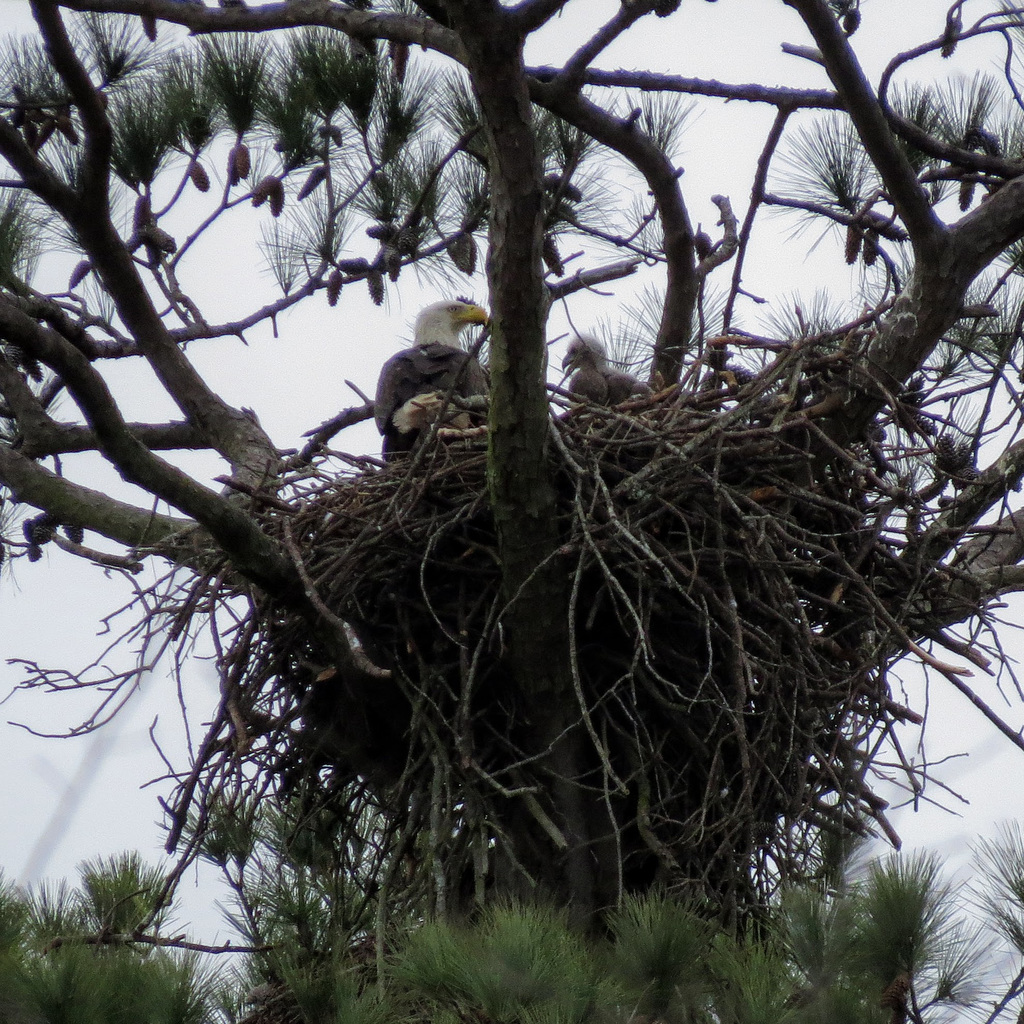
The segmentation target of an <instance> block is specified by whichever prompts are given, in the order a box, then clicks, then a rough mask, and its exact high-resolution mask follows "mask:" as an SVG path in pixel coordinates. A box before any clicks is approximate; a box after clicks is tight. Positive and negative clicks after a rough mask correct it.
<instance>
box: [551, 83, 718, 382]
mask: <svg viewBox="0 0 1024 1024" xmlns="http://www.w3.org/2000/svg"><path fill="white" fill-rule="evenodd" d="M531 95H532V96H533V99H534V101H535V102H537V103H539V104H540V105H541V106H542V107H546V108H547V109H549V110H551V111H552V113H555V114H558V116H559V117H561V118H564V119H565V120H566V121H568V122H569V123H570V124H572V125H574V126H575V127H577V128H580V129H581V130H583V131H585V132H587V133H588V134H589V135H591V136H592V137H593V138H594V139H596V140H597V141H598V142H600V143H602V144H603V145H605V146H608V148H609V149H613V150H615V151H616V152H617V153H620V154H621V155H622V156H624V157H625V158H626V159H627V160H629V161H630V163H632V164H633V166H634V167H636V169H637V170H638V171H639V172H640V173H641V174H642V175H643V177H644V179H645V180H646V181H647V185H648V187H649V188H650V190H651V192H652V193H653V195H654V200H655V203H656V204H657V207H658V213H659V214H660V216H661V225H662V235H663V239H664V242H663V246H664V250H665V260H666V288H665V304H664V308H663V310H662V317H661V323H660V325H659V328H658V337H657V339H656V340H655V345H654V365H653V370H652V372H653V373H656V374H660V375H661V377H662V379H663V380H664V382H665V383H666V384H669V383H673V382H674V381H677V380H678V379H679V374H680V371H681V369H682V360H683V355H684V353H685V352H686V348H687V346H688V344H689V341H690V324H691V323H692V320H693V311H694V308H695V307H696V304H697V293H698V288H699V282H698V278H697V265H696V258H695V254H694V249H693V227H692V225H691V224H690V216H689V213H688V212H687V209H686V205H685V203H684V202H683V195H682V192H681V190H680V188H679V171H678V170H677V169H676V168H675V167H673V165H672V162H671V161H670V160H669V159H668V157H667V156H666V155H665V154H664V153H663V152H662V151H661V150H660V149H659V148H658V147H657V146H656V145H655V144H654V142H653V141H652V140H651V139H650V138H649V137H648V136H647V135H645V134H644V133H643V132H642V131H640V130H639V129H638V128H637V126H636V124H635V122H634V121H633V120H631V119H628V118H627V119H625V120H623V119H621V118H618V117H615V116H613V115H612V114H609V113H608V112H607V111H605V110H602V109H601V108H600V107H599V106H597V105H596V104H595V103H592V102H591V101H590V100H588V99H586V98H585V97H583V96H580V95H579V94H577V93H564V92H560V91H555V92H553V93H552V92H549V91H548V87H547V86H546V85H543V84H541V83H540V82H536V81H534V82H533V84H532V87H531Z"/></svg>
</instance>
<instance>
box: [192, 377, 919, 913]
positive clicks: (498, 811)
mask: <svg viewBox="0 0 1024 1024" xmlns="http://www.w3.org/2000/svg"><path fill="white" fill-rule="evenodd" d="M779 408H780V406H779V404H778V403H777V402H776V403H774V404H771V403H767V402H764V401H762V400H758V401H755V402H747V403H744V404H740V405H737V404H735V403H734V402H732V401H731V400H730V394H729V392H728V390H727V389H720V390H717V391H708V392H703V393H698V394H696V395H684V394H681V393H679V392H678V391H672V392H669V393H668V394H664V395H661V396H656V397H654V398H653V399H645V400H639V401H637V402H634V403H633V405H632V406H627V407H620V408H619V409H614V410H608V409H599V408H594V407H585V408H576V409H573V410H571V411H570V412H569V413H568V414H564V415H561V416H559V417H556V418H553V419H552V423H551V444H550V457H551V460H552V463H553V465H554V467H555V473H556V480H557V487H558V502H559V520H560V521H559V529H560V532H561V536H562V537H563V543H562V545H561V547H560V549H559V550H558V552H557V554H556V556H555V557H556V558H557V559H558V561H559V564H560V565H561V566H563V567H564V570H565V573H566V575H567V579H568V580H569V581H570V587H571V607H570V610H569V614H570V616H571V625H572V636H573V647H572V652H571V654H572V665H573V675H574V690H575V693H574V695H573V698H572V699H573V700H574V702H575V705H576V707H575V717H576V720H577V723H578V724H577V726H576V728H577V729H578V730H580V731H581V733H583V734H585V738H586V746H587V749H588V750H589V751H590V754H589V758H590V760H589V763H588V765H589V766H588V769H587V772H586V773H585V775H584V776H583V777H580V778H575V779H573V780H570V783H571V784H572V785H574V786H578V787H583V789H584V791H585V793H586V794H587V799H588V800H589V801H590V802H591V803H592V806H593V809H594V816H595V820H597V821H599V822H603V825H602V826H601V827H599V828H598V829H597V831H596V833H595V835H596V840H595V841H596V845H600V844H601V843H605V844H606V845H607V844H611V845H612V846H613V847H614V849H615V856H616V857H617V858H618V861H619V863H621V864H622V869H621V874H620V877H619V879H618V888H619V889H620V891H621V890H622V889H629V888H640V887H644V886H647V885H649V884H651V883H652V882H655V881H659V880H660V881H665V882H667V883H668V884H677V883H679V884H684V883H685V884H686V885H693V884H696V885H698V886H700V887H701V888H702V889H703V891H705V892H713V893H714V895H715V898H716V899H726V900H727V902H728V903H729V904H730V905H732V906H733V907H735V906H736V905H737V904H741V905H746V904H747V903H748V901H751V900H754V901H756V900H759V899H763V898H764V896H765V895H766V893H767V892H768V891H770V890H771V889H772V888H773V887H774V886H775V885H777V884H778V883H779V881H780V880H784V879H788V878H794V877H800V876H806V874H807V873H808V872H810V871H812V870H814V868H815V867H816V865H817V864H818V863H819V862H818V859H817V858H818V852H816V851H820V847H815V844H814V843H813V841H812V839H813V837H814V836H817V835H820V833H821V831H822V830H824V831H825V832H827V833H829V834H834V835H840V836H845V835H849V834H850V833H851V832H854V833H861V834H863V833H865V832H867V831H869V830H875V831H877V830H878V829H879V828H881V829H882V830H883V831H885V832H886V833H887V834H889V835H890V837H892V832H891V829H890V827H889V826H888V823H887V822H886V821H885V819H884V815H883V810H884V806H885V805H884V802H883V801H882V800H880V799H879V798H878V797H876V796H875V795H874V794H873V793H872V790H871V783H872V775H871V769H872V765H873V760H874V758H875V757H876V750H877V747H878V744H879V743H880V741H881V740H882V739H883V738H884V736H885V735H886V734H887V733H889V732H890V731H891V728H892V726H893V724H894V723H896V722H900V721H906V720H908V719H910V720H917V716H916V715H914V713H913V712H911V711H909V710H908V709H906V708H904V707H902V706H901V705H900V704H899V703H897V702H896V701H894V700H893V698H892V696H891V694H890V691H889V687H888V685H887V681H886V674H885V666H886V664H887V663H888V662H889V661H890V660H891V659H892V658H893V657H894V656H896V655H897V654H898V653H900V652H901V651H903V650H905V649H906V642H907V639H908V637H907V632H909V631H911V627H910V626H909V625H908V624H907V615H908V614H909V612H908V609H910V608H912V607H913V606H915V602H914V601H912V600H910V599H909V598H910V597H912V596H914V595H917V596H918V597H920V596H921V595H923V594H925V592H926V591H927V588H928V587H929V586H931V585H932V582H933V581H934V577H935V572H934V567H928V566H923V567H922V566H919V567H917V568H916V569H914V570H911V569H909V568H908V567H907V561H906V560H905V559H901V558H899V557H897V555H898V551H897V550H895V548H894V540H893V538H894V537H895V534H896V533H897V532H898V531H899V530H902V529H905V516H902V513H900V512H899V510H898V509H895V507H894V502H893V501H892V497H891V494H890V493H889V492H888V489H887V487H886V485H885V484H884V483H883V482H882V478H881V476H880V473H882V475H884V468H885V467H884V465H879V463H880V461H881V460H882V456H881V455H880V454H879V452H878V450H877V449H876V450H875V451H874V454H872V452H871V451H870V450H869V448H868V447H865V448H863V449H862V450H860V451H853V452H845V451H841V450H839V449H838V448H836V447H835V446H834V445H832V444H830V443H829V442H828V441H827V439H826V437H825V436H824V434H823V433H822V432H821V431H820V430H819V428H818V427H817V426H816V423H815V420H814V419H813V418H812V417H807V416H801V415H793V414H792V413H790V414H787V415H785V416H784V415H781V414H780V413H779ZM486 459H487V456H486V442H485V440H479V439H471V440H454V441H452V440H444V439H432V440H431V441H430V443H428V444H427V445H425V446H424V447H423V448H422V449H421V450H420V451H419V452H418V453H417V454H416V455H415V456H413V457H412V458H411V459H405V460H402V461H397V462H394V463H392V464H388V465H385V466H381V465H379V464H375V463H374V462H373V460H368V461H363V462H360V461H359V460H354V462H355V468H354V469H353V468H351V466H352V464H353V460H349V461H348V465H349V467H350V468H348V469H342V470H340V471H339V469H338V466H339V464H340V463H339V462H338V460H337V459H335V458H332V457H327V458H325V460H324V461H323V462H321V463H319V464H318V465H317V467H316V469H315V470H314V471H311V472H309V473H307V474H306V475H304V476H302V477H300V478H297V479H295V480H292V481H291V482H290V483H289V492H290V496H289V497H287V500H286V501H280V500H279V501H277V502H276V503H272V504H271V505H270V507H264V508H263V510H262V511H261V515H263V517H264V519H265V523H266V527H267V529H268V531H270V532H272V533H275V534H276V535H278V536H280V537H282V539H283V540H284V541H285V543H286V544H287V546H288V547H289V548H290V550H291V551H292V553H293V556H294V557H295V559H296V562H297V564H298V565H299V566H300V569H301V571H302V573H303V575H304V577H305V579H306V581H307V585H308V587H309V589H310V592H311V593H314V594H315V599H316V601H317V602H319V603H320V606H321V612H322V617H323V618H324V619H325V620H330V621H331V622H332V624H333V625H334V626H335V627H336V628H338V627H340V624H341V623H344V624H345V625H344V628H345V630H346V632H347V633H348V635H349V636H350V638H351V639H352V640H353V642H354V644H355V646H356V648H357V651H358V653H359V656H360V659H363V660H365V662H366V665H365V666H364V668H366V669H367V671H361V672H359V673H355V674H352V673H346V672H345V671H342V670H340V669H339V668H338V667H337V663H336V659H332V656H331V655H330V653H328V649H327V647H326V646H325V645H324V644H323V643H322V642H321V640H320V639H318V636H317V631H316V630H315V629H313V628H311V626H310V623H309V622H308V621H306V620H305V619H302V618H299V617H297V616H295V615H291V614H288V613H286V612H283V611H282V610H281V608H280V607H279V606H277V605H276V604H275V603H274V602H273V601H269V600H266V599H265V598H259V597H253V598H251V603H250V605H249V606H248V608H247V609H246V611H245V612H244V614H243V616H242V618H241V620H240V622H239V624H238V626H237V629H236V630H235V632H234V639H233V643H232V645H231V646H230V648H228V649H225V650H224V651H223V652H222V654H221V666H222V676H223V679H224V694H225V698H224V703H223V706H222V713H221V716H220V717H219V719H218V720H217V721H216V722H215V723H214V725H213V728H212V730H211V734H210V737H209V738H208V740H207V743H206V744H205V745H204V747H203V749H202V750H201V751H200V754H199V757H198V759H197V763H196V766H195V770H194V771H193V773H192V774H191V776H190V777H189V778H188V779H187V780H186V782H185V783H184V785H183V792H182V794H181V804H180V805H179V806H180V807H184V806H185V804H186V803H187V802H188V801H189V800H191V799H194V798H195V797H196V796H197V794H198V795H200V796H201V797H202V800H201V801H200V802H201V803H204V804H209V803H210V802H211V799H210V798H211V796H213V795H219V796H220V797H222V798H223V797H224V796H225V794H226V793H236V792H237V790H238V788H239V787H241V788H242V789H245V790H246V791H251V790H253V789H257V790H259V791H261V792H262V791H265V790H266V789H267V788H272V789H274V790H275V791H277V792H278V793H279V794H281V793H287V794H292V795H296V794H297V795H299V796H300V797H301V800H300V802H301V804H302V806H303V807H305V808H307V809H308V810H309V811H310V812H311V813H312V812H315V813H317V814H321V815H322V814H327V815H328V817H329V818H330V820H331V821H332V822H333V826H332V827H336V828H338V829H340V830H341V832H342V834H343V835H345V836H346V837H348V838H349V840H351V837H352V836H354V835H359V836H360V837H361V839H360V844H361V845H359V846H358V855H357V854H353V855H352V856H353V867H355V865H356V861H359V859H360V858H361V862H360V863H361V866H360V869H359V870H360V871H361V872H362V875H361V877H371V876H372V877H373V879H374V881H373V885H374V887H375V891H376V887H379V886H381V885H385V884H387V885H388V886H390V887H391V888H392V889H395V888H396V887H401V886H406V887H407V889H408V891H410V892H413V891H419V892H420V893H421V894H422V893H424V892H429V894H430V896H431V898H432V899H433V900H434V902H435V904H440V905H450V904H451V903H452V902H454V901H463V902H464V901H467V900H472V899H473V898H474V897H476V898H480V897H481V896H482V894H483V893H484V892H485V891H486V888H487V886H488V885H490V884H491V883H492V882H493V880H494V878H495V872H496V871H498V868H497V867H496V865H497V862H498V861H499V860H500V859H501V850H502V848H503V843H506V841H507V840H508V839H509V836H508V835H507V834H506V833H508V832H509V831H510V830H512V829H514V828H515V827H516V826H515V822H516V821H517V820H518V821H522V820H523V816H525V818H526V819H529V820H530V821H531V822H532V823H533V824H534V825H536V826H538V827H539V828H541V830H547V832H548V834H549V836H550V837H551V838H552V841H553V843H554V844H555V847H556V848H557V846H558V841H559V839H560V838H561V836H560V833H559V827H558V825H557V824H556V822H554V821H552V820H551V818H550V817H549V816H548V814H547V812H546V808H547V806H548V805H547V802H546V799H545V794H546V793H547V792H549V791H550V788H551V786H552V785H553V784H554V781H555V780H552V779H551V778H550V777H546V776H545V775H544V773H543V772H542V771H541V770H540V769H539V768H538V767H537V763H538V761H537V758H536V754H537V751H536V750H533V749H531V745H530V742H529V737H530V730H531V723H533V722H536V720H537V718H536V716H537V715H539V714H544V713H546V711H545V709H538V708H532V707H529V706H528V704H527V702H525V701H524V700H523V698H522V697H521V695H520V694H518V693H517V691H516V689H515V687H514V686H513V685H512V682H511V679H510V676H509V674H508V672H507V668H506V663H505V660H504V658H503V653H504V646H503V634H502V629H503V610H504V604H503V598H502V596H501V588H500V571H499V570H500V567H499V564H498V559H497V551H496V541H495V536H494V528H493V524H492V519H491V515H490V509H489V503H488V498H487V490H486V478H485V472H486ZM289 492H280V493H281V494H282V496H284V495H287V494H289ZM901 516H902V518H901ZM901 524H902V525H901ZM916 605H917V606H918V607H921V606H925V603H924V601H923V599H922V600H921V601H917V602H916ZM218 736H219V737H220V739H218V738H217V737H218ZM226 737H229V738H228V739H226ZM247 765H248V766H250V767H246V766H247ZM252 765H255V766H256V767H257V768H258V769H259V770H258V771H256V772H255V773H254V772H253V770H252V768H251V766H252ZM563 781H565V780H563ZM229 782H230V784H229ZM228 802H229V803H230V802H231V801H230V800H229V801H228ZM513 807H514V808H517V810H516V811H515V812H513V811H512V808H513ZM517 815H518V816H519V817H518V818H517ZM367 844H370V845H369V846H367ZM513 845H514V844H513ZM370 847H372V849H373V851H374V854H373V857H371V858H370V860H371V861H373V863H374V864H375V865H376V867H374V868H372V869H369V870H368V869H367V867H366V864H367V856H368V854H367V849H369V848H370ZM595 856H598V854H597V853H595ZM374 858H376V860H374ZM401 865H404V866H401ZM514 870H519V871H521V872H522V873H523V874H524V875H528V874H529V873H530V871H531V865H530V863H529V862H528V861H524V860H522V858H520V862H519V863H518V864H517V865H515V868H514ZM606 895H607V897H608V898H609V899H614V897H615V895H616V894H615V893H607V894H606Z"/></svg>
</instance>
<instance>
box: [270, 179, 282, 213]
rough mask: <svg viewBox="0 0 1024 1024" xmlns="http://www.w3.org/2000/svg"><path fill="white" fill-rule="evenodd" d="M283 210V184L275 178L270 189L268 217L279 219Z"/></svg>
mask: <svg viewBox="0 0 1024 1024" xmlns="http://www.w3.org/2000/svg"><path fill="white" fill-rule="evenodd" d="M283 209H284V183H283V182H282V181H281V179H280V178H275V179H274V184H273V185H272V186H271V188H270V215H271V216H272V217H280V216H281V211H282V210H283Z"/></svg>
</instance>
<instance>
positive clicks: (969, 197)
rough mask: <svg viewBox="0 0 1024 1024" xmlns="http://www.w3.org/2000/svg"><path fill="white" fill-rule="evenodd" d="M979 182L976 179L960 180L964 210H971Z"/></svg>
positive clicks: (961, 203)
mask: <svg viewBox="0 0 1024 1024" xmlns="http://www.w3.org/2000/svg"><path fill="white" fill-rule="evenodd" d="M976 185H977V182H974V181H961V182H960V209H961V210H963V211H966V210H969V209H970V206H971V203H973V202H974V189H975V187H976Z"/></svg>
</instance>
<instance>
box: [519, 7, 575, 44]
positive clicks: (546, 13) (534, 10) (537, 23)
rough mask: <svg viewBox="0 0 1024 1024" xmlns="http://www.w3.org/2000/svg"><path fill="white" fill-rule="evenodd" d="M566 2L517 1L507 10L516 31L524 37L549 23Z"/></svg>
mask: <svg viewBox="0 0 1024 1024" xmlns="http://www.w3.org/2000/svg"><path fill="white" fill-rule="evenodd" d="M567 2H568V0H519V3H517V4H515V5H514V6H512V7H510V8H509V11H508V13H509V15H510V16H511V17H512V18H513V19H514V21H515V23H516V29H517V30H518V31H519V32H521V33H522V34H523V35H524V36H526V35H528V34H529V33H530V32H534V31H536V30H537V29H538V28H540V27H541V26H542V25H544V24H546V23H547V22H549V21H550V20H551V19H552V18H553V17H554V16H555V15H556V14H558V13H559V11H561V10H562V8H563V7H565V5H566V3H567Z"/></svg>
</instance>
